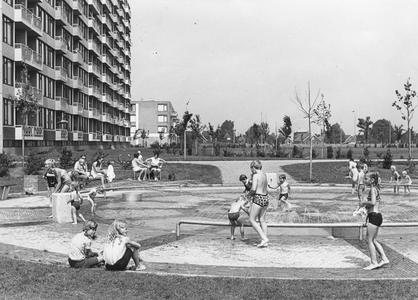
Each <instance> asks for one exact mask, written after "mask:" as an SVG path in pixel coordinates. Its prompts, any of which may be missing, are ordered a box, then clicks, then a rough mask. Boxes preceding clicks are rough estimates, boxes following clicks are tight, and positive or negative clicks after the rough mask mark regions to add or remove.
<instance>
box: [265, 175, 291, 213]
mask: <svg viewBox="0 0 418 300" xmlns="http://www.w3.org/2000/svg"><path fill="white" fill-rule="evenodd" d="M268 187H269V188H271V189H277V188H278V189H279V206H280V204H281V203H284V204H285V205H286V207H287V208H286V210H290V209H291V208H292V205H291V204H290V203H289V201H287V199H289V198H290V184H289V183H288V182H287V181H286V175H284V174H281V175H280V176H279V183H278V185H277V186H276V187H273V186H271V185H270V184H269V185H268Z"/></svg>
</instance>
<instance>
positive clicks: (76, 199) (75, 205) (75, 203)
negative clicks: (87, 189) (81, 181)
mask: <svg viewBox="0 0 418 300" xmlns="http://www.w3.org/2000/svg"><path fill="white" fill-rule="evenodd" d="M71 189H72V191H71V196H70V200H68V201H67V203H71V215H72V218H73V224H74V225H76V224H77V217H80V218H81V220H83V222H86V219H84V217H83V215H82V214H80V213H79V210H80V208H81V204H83V198H82V197H81V195H80V193H79V185H78V182H72V183H71Z"/></svg>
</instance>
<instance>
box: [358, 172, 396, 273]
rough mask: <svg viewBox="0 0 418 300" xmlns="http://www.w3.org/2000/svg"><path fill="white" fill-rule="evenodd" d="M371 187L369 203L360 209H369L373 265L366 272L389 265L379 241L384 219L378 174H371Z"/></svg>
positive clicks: (369, 237)
mask: <svg viewBox="0 0 418 300" xmlns="http://www.w3.org/2000/svg"><path fill="white" fill-rule="evenodd" d="M368 185H370V191H369V195H368V196H367V201H362V202H360V204H359V206H360V207H366V208H367V219H366V222H367V244H368V246H369V251H370V257H371V263H370V265H369V266H367V267H365V268H363V269H364V270H373V269H377V268H379V267H381V266H383V265H386V264H388V263H389V259H388V258H387V256H386V254H385V251H384V250H383V247H382V245H380V243H379V242H378V241H377V239H376V238H377V234H378V232H379V227H380V226H381V225H382V222H383V217H382V214H381V213H380V212H379V205H380V200H381V198H380V186H379V174H378V173H377V172H372V173H370V179H369V181H368ZM376 252H379V254H380V257H381V258H382V261H381V262H380V263H377V255H376Z"/></svg>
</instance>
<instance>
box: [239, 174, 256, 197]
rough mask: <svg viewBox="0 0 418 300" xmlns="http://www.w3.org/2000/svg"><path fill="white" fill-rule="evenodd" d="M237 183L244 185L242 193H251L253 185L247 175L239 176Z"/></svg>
mask: <svg viewBox="0 0 418 300" xmlns="http://www.w3.org/2000/svg"><path fill="white" fill-rule="evenodd" d="M239 181H241V182H242V184H243V185H244V191H243V193H245V194H248V193H249V192H250V191H251V187H252V185H253V182H252V181H251V180H250V179H248V178H247V175H245V174H241V175H240V176H239Z"/></svg>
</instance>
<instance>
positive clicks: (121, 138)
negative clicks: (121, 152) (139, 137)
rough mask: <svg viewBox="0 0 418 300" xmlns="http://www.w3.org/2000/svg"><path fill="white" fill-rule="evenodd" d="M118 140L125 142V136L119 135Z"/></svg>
mask: <svg viewBox="0 0 418 300" xmlns="http://www.w3.org/2000/svg"><path fill="white" fill-rule="evenodd" d="M119 141H120V142H122V143H124V142H126V136H123V135H120V136H119Z"/></svg>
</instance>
